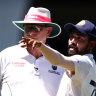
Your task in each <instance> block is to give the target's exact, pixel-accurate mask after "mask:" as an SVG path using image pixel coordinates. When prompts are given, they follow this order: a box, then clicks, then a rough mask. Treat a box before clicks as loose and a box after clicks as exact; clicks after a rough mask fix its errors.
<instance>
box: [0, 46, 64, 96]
mask: <svg viewBox="0 0 96 96" xmlns="http://www.w3.org/2000/svg"><path fill="white" fill-rule="evenodd" d="M53 67H54V66H53ZM53 67H52V65H51V64H50V63H49V62H48V61H47V60H46V59H45V58H44V57H43V56H42V57H40V58H38V59H36V58H35V57H34V56H32V55H31V54H29V53H28V52H27V50H26V49H25V48H21V47H20V45H16V46H13V47H10V48H7V49H5V50H3V51H2V52H1V53H0V69H1V70H0V73H1V74H0V81H1V85H2V87H1V88H2V90H1V94H2V95H1V96H56V93H57V90H58V87H59V83H60V80H61V78H62V75H63V72H64V69H63V68H60V67H55V69H54V68H53Z"/></svg>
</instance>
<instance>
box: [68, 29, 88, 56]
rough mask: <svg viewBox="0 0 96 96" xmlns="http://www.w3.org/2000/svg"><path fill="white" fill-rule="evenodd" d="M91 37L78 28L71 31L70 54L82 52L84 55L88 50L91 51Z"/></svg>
mask: <svg viewBox="0 0 96 96" xmlns="http://www.w3.org/2000/svg"><path fill="white" fill-rule="evenodd" d="M88 46H89V39H88V36H86V35H84V34H82V33H80V32H78V30H73V31H72V32H71V33H70V37H69V40H68V54H69V55H75V54H80V55H83V54H85V53H86V52H89V51H90V49H89V48H88Z"/></svg>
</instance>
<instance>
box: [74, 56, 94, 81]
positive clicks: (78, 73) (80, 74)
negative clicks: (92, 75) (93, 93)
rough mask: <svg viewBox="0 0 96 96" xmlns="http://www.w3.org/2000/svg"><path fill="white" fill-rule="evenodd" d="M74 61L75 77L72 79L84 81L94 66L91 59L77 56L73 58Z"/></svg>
mask: <svg viewBox="0 0 96 96" xmlns="http://www.w3.org/2000/svg"><path fill="white" fill-rule="evenodd" d="M72 60H73V62H74V64H75V75H73V76H72V79H79V80H82V79H83V80H84V78H85V77H86V76H87V74H88V72H89V70H90V67H91V65H92V64H91V63H92V62H91V60H90V58H89V57H88V56H85V55H84V56H81V55H75V56H73V57H72Z"/></svg>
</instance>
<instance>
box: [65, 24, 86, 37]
mask: <svg viewBox="0 0 96 96" xmlns="http://www.w3.org/2000/svg"><path fill="white" fill-rule="evenodd" d="M74 28H75V29H77V30H78V31H79V32H81V33H82V34H85V35H87V34H86V33H85V31H84V30H83V29H82V27H81V26H78V25H74V24H72V23H67V24H65V25H64V29H65V30H66V31H67V32H69V33H70V32H72V30H73V29H74Z"/></svg>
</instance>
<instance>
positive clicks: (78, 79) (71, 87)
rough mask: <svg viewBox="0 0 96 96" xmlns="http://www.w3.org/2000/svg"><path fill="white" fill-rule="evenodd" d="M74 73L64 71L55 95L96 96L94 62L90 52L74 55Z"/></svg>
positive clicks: (95, 66) (95, 65)
mask: <svg viewBox="0 0 96 96" xmlns="http://www.w3.org/2000/svg"><path fill="white" fill-rule="evenodd" d="M71 58H72V60H73V62H74V64H75V75H73V76H70V71H68V70H67V72H65V73H64V75H63V78H62V80H61V83H60V87H59V91H58V94H57V96H96V64H95V61H94V59H93V55H92V54H86V55H83V56H81V55H74V56H72V57H71Z"/></svg>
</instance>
